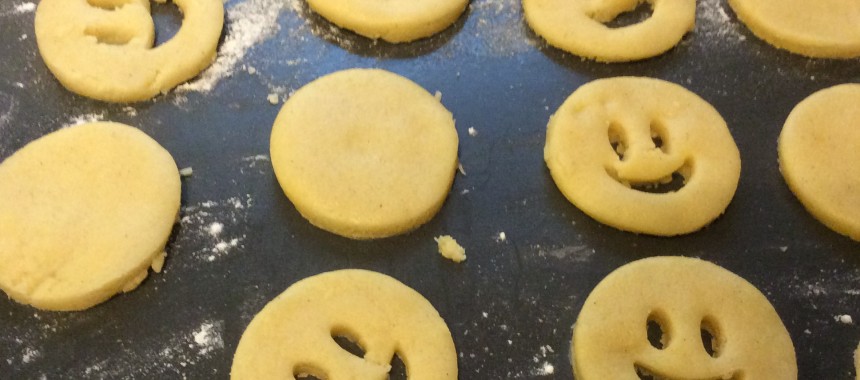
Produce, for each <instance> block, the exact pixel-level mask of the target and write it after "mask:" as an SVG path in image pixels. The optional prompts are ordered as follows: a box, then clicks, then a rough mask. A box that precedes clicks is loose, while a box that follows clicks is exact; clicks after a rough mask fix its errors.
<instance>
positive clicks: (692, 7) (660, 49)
mask: <svg viewBox="0 0 860 380" xmlns="http://www.w3.org/2000/svg"><path fill="white" fill-rule="evenodd" d="M643 2H644V0H523V11H524V12H525V19H526V22H528V24H529V26H530V27H531V28H532V29H534V31H535V33H537V34H538V35H540V36H541V37H543V38H544V39H546V41H547V42H548V43H549V44H550V45H552V46H555V47H557V48H559V49H562V50H565V51H567V52H570V53H572V54H575V55H578V56H580V57H585V58H591V59H595V60H597V61H604V62H626V61H636V60H641V59H646V58H650V57H654V56H657V55H660V54H663V53H665V52H666V51H668V50H669V49H671V48H672V47H674V46H675V45H677V44H678V42H680V41H681V38H683V37H684V35H685V34H687V32H689V31H691V30H693V26H694V25H695V22H696V0H649V3H650V4H651V7H652V9H653V13H652V14H651V17H649V18H648V19H647V20H645V21H642V22H640V23H637V24H634V25H628V26H625V27H620V28H611V27H609V26H607V25H606V23H608V22H610V21H612V20H614V19H615V18H616V17H618V15H620V14H621V13H624V12H629V11H632V10H634V9H635V8H636V7H637V6H638V5H639V4H641V3H643Z"/></svg>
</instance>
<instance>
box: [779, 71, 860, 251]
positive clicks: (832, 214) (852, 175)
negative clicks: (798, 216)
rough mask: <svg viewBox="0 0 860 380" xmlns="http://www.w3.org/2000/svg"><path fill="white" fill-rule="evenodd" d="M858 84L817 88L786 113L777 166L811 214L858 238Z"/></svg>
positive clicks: (831, 227)
mask: <svg viewBox="0 0 860 380" xmlns="http://www.w3.org/2000/svg"><path fill="white" fill-rule="evenodd" d="M858 105H860V84H843V85H838V86H835V87H831V88H828V89H824V90H821V91H818V92H816V93H814V94H812V95H810V96H809V97H808V98H806V99H804V100H803V101H801V102H800V103H799V104H798V105H797V106H795V107H794V110H792V111H791V113H790V114H789V115H788V119H787V120H786V121H785V125H784V126H783V127H782V132H781V133H780V135H779V144H778V151H779V167H780V170H781V171H782V176H783V177H784V178H785V182H786V183H788V187H789V188H790V189H791V191H792V192H794V195H796V196H797V199H799V200H800V202H801V203H803V206H804V207H806V210H807V211H809V213H810V214H812V216H814V217H815V218H816V219H818V220H819V221H821V222H822V223H824V224H825V225H827V227H830V229H832V230H834V231H836V232H838V233H840V234H843V235H846V236H848V237H850V238H851V239H854V240H857V241H860V191H858V189H860V165H857V163H858V162H860V149H857V147H858V146H860V106H858Z"/></svg>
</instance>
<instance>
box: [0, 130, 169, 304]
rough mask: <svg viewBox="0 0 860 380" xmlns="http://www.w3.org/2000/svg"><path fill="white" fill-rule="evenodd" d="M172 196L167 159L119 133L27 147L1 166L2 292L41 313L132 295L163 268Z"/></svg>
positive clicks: (131, 134)
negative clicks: (152, 272) (156, 268)
mask: <svg viewBox="0 0 860 380" xmlns="http://www.w3.org/2000/svg"><path fill="white" fill-rule="evenodd" d="M180 187H181V184H180V181H179V173H178V170H177V168H176V164H175V162H174V161H173V158H172V157H171V156H170V153H168V152H167V151H166V150H164V148H162V147H161V146H160V145H159V144H158V143H157V142H156V141H155V140H153V139H152V138H150V137H149V136H147V135H146V134H144V133H143V132H141V131H140V130H138V129H136V128H132V127H129V126H127V125H123V124H118V123H109V122H99V123H92V124H86V125H80V126H75V127H70V128H65V129H61V130H59V131H56V132H53V133H51V134H48V135H46V136H44V137H42V138H40V139H38V140H35V141H33V142H31V143H29V144H28V145H26V146H25V147H23V148H21V149H20V150H19V151H17V152H16V153H14V154H13V155H12V156H10V157H9V158H8V159H6V160H5V161H4V162H3V163H2V164H0V262H3V263H4V264H3V265H2V266H0V288H2V290H3V291H4V292H6V293H7V294H8V295H9V297H11V298H12V299H14V300H15V301H18V302H20V303H24V304H29V305H32V306H35V307H37V308H40V309H46V310H81V309H86V308H88V307H91V306H93V305H96V304H98V303H101V302H103V301H105V300H107V299H108V298H110V297H111V296H113V295H115V294H117V293H120V292H127V291H130V290H132V289H134V288H135V287H137V285H138V284H140V282H141V281H143V279H144V278H146V275H147V272H148V269H149V267H150V266H157V265H158V264H159V263H160V262H161V261H162V260H163V257H164V254H163V252H164V247H165V244H166V243H167V239H168V237H169V236H170V233H171V231H172V228H173V225H174V223H175V221H176V217H177V215H178V213H179V202H180V193H181V189H180Z"/></svg>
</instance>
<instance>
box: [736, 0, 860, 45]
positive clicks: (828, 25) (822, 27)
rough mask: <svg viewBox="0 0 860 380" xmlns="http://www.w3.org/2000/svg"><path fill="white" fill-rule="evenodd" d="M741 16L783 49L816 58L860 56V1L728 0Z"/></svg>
mask: <svg viewBox="0 0 860 380" xmlns="http://www.w3.org/2000/svg"><path fill="white" fill-rule="evenodd" d="M729 5H731V7H732V9H733V10H734V11H735V13H736V14H737V15H738V18H739V19H740V20H741V21H742V22H743V23H744V24H746V26H747V27H748V28H749V29H750V30H751V31H752V32H753V33H754V34H755V35H756V36H758V37H759V38H761V39H763V40H765V41H767V42H768V43H769V44H771V45H773V46H776V47H777V48H780V49H785V50H788V51H790V52H793V53H797V54H801V55H805V56H808V57H816V58H854V57H860V1H857V0H729Z"/></svg>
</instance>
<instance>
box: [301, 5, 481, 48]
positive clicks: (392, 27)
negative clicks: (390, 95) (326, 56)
mask: <svg viewBox="0 0 860 380" xmlns="http://www.w3.org/2000/svg"><path fill="white" fill-rule="evenodd" d="M468 3H469V2H468V1H467V0H409V1H384V0H308V5H309V6H310V7H311V9H313V10H314V11H315V12H317V13H319V14H320V15H322V16H323V17H325V18H326V19H327V20H329V21H331V22H333V23H335V24H336V25H337V26H340V27H341V28H346V29H349V30H352V31H354V32H356V33H358V34H360V35H362V36H365V37H368V38H372V39H377V38H381V39H383V40H385V41H388V42H395V43H398V42H409V41H413V40H417V39H420V38H424V37H429V36H431V35H433V34H436V33H438V32H441V31H442V30H444V29H445V28H447V27H449V26H450V25H451V24H453V23H454V21H456V20H457V18H458V17H460V14H461V13H463V10H465V9H466V5H467V4H468Z"/></svg>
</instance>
